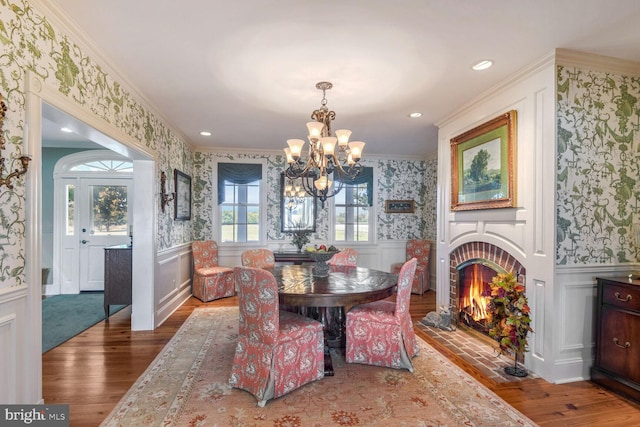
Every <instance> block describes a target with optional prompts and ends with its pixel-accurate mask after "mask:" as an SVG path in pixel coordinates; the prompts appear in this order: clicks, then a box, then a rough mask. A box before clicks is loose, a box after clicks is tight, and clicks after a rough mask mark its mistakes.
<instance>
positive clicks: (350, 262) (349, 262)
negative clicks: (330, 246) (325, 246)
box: [327, 248, 358, 267]
mask: <svg viewBox="0 0 640 427" xmlns="http://www.w3.org/2000/svg"><path fill="white" fill-rule="evenodd" d="M327 264H329V265H334V266H343V267H356V266H357V265H358V251H356V250H355V249H352V248H346V249H343V250H342V251H340V252H338V253H337V254H335V255H334V256H332V257H331V259H330V260H329V261H327Z"/></svg>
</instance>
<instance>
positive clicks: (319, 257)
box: [305, 245, 340, 277]
mask: <svg viewBox="0 0 640 427" xmlns="http://www.w3.org/2000/svg"><path fill="white" fill-rule="evenodd" d="M338 252H340V251H339V250H338V248H336V247H335V246H333V245H331V246H329V247H327V246H326V245H320V246H318V247H315V246H307V247H306V248H305V253H306V254H307V255H308V256H309V258H311V259H312V260H313V261H314V262H315V263H316V264H315V265H314V266H313V275H314V276H316V277H326V276H328V275H329V266H328V265H327V261H329V260H330V259H331V257H333V256H334V255H335V254H337V253H338Z"/></svg>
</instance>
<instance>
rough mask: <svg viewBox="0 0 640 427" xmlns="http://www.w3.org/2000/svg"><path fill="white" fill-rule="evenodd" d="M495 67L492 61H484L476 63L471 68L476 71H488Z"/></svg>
mask: <svg viewBox="0 0 640 427" xmlns="http://www.w3.org/2000/svg"><path fill="white" fill-rule="evenodd" d="M492 65H493V61H492V60H490V59H483V60H481V61H478V62H476V63H475V64H473V65H472V66H471V68H473V69H474V70H476V71H481V70H486V69H487V68H490V67H491V66H492Z"/></svg>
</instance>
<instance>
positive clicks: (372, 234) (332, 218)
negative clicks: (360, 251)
mask: <svg viewBox="0 0 640 427" xmlns="http://www.w3.org/2000/svg"><path fill="white" fill-rule="evenodd" d="M371 168H372V169H373V170H372V172H373V186H372V189H371V191H372V192H373V194H372V204H371V206H368V205H367V206H368V208H369V239H368V240H336V225H337V221H336V218H337V214H336V199H335V196H334V197H332V198H330V199H328V200H330V203H329V209H331V214H330V215H328V216H329V237H330V239H331V242H332V243H333V244H335V245H336V246H338V247H340V245H349V246H358V245H370V244H375V243H376V241H377V221H376V219H377V215H376V197H375V196H376V194H377V192H378V182H377V180H376V176H378V168H377V167H373V166H371ZM347 186H352V185H351V184H347V183H344V186H343V187H342V190H340V192H343V191H346V187H347ZM345 233H346V231H345ZM345 236H346V234H345Z"/></svg>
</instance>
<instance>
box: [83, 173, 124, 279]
mask: <svg viewBox="0 0 640 427" xmlns="http://www.w3.org/2000/svg"><path fill="white" fill-rule="evenodd" d="M78 190H79V191H78V194H77V198H76V206H77V209H78V221H77V231H78V232H77V233H76V235H77V236H78V244H79V247H78V248H79V257H78V259H79V284H80V291H102V290H104V248H105V247H107V246H114V245H128V244H129V243H130V241H131V240H130V237H129V230H130V228H129V224H131V214H130V213H129V209H128V198H129V194H132V191H131V180H129V179H106V178H81V179H80V182H79V188H78Z"/></svg>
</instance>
